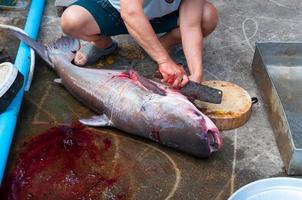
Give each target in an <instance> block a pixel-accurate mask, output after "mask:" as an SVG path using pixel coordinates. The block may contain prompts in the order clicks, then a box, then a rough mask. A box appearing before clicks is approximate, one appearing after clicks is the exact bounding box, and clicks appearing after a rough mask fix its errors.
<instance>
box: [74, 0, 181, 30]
mask: <svg viewBox="0 0 302 200" xmlns="http://www.w3.org/2000/svg"><path fill="white" fill-rule="evenodd" d="M72 5H78V6H81V7H83V8H85V9H86V10H88V11H89V12H90V13H91V15H92V16H93V17H94V19H95V21H96V22H97V24H98V25H99V28H100V30H101V34H102V35H105V36H114V35H121V34H128V31H127V29H126V26H125V24H124V21H123V19H122V18H121V15H120V13H119V11H118V10H116V9H115V8H114V7H113V6H112V5H111V4H110V3H109V2H108V0H78V1H76V2H75V3H73V4H72ZM178 16H179V15H178V11H175V12H172V13H170V14H168V15H165V16H163V17H160V18H155V19H152V20H150V23H151V26H152V27H153V29H154V31H155V33H165V32H169V31H170V30H172V29H174V28H176V27H177V20H178Z"/></svg>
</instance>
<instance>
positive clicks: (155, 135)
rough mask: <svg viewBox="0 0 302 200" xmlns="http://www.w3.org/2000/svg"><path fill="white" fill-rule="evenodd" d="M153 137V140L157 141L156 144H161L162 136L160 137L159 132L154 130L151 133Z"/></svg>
mask: <svg viewBox="0 0 302 200" xmlns="http://www.w3.org/2000/svg"><path fill="white" fill-rule="evenodd" d="M151 137H152V139H153V140H155V141H156V142H160V135H159V131H157V130H155V129H153V130H152V132H151Z"/></svg>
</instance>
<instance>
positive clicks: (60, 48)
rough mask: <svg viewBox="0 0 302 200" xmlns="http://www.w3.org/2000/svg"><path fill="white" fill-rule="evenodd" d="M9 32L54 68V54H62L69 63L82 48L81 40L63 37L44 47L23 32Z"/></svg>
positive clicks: (11, 30)
mask: <svg viewBox="0 0 302 200" xmlns="http://www.w3.org/2000/svg"><path fill="white" fill-rule="evenodd" d="M9 31H10V32H11V34H12V35H14V36H15V37H17V38H18V39H20V40H21V41H22V42H24V43H25V44H27V45H28V46H29V47H31V48H33V49H34V50H35V52H36V53H37V54H39V55H40V56H41V57H42V58H43V60H45V61H46V62H47V63H48V64H49V65H50V66H53V65H52V63H51V59H50V57H51V55H52V54H53V55H56V54H61V55H62V56H64V57H65V58H66V59H68V60H69V61H72V60H73V58H74V52H75V51H77V50H78V49H79V48H80V41H79V40H77V39H74V38H71V37H67V36H62V37H61V38H59V39H57V40H56V41H55V42H53V43H50V44H48V45H43V44H42V43H40V42H37V41H35V40H34V39H32V38H30V37H29V36H27V35H25V34H23V33H21V32H18V31H16V30H13V29H9Z"/></svg>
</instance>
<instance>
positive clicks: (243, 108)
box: [194, 81, 252, 130]
mask: <svg viewBox="0 0 302 200" xmlns="http://www.w3.org/2000/svg"><path fill="white" fill-rule="evenodd" d="M203 84H204V85H207V86H209V87H213V88H217V89H219V90H222V91H223V95H222V102H221V104H212V103H206V102H202V101H195V102H194V104H195V105H196V107H197V108H198V109H199V110H200V111H201V112H203V113H204V114H205V115H207V116H208V117H210V118H211V119H212V120H213V122H214V123H215V124H216V126H217V127H218V128H219V130H229V129H234V128H238V127H240V126H242V125H243V124H245V123H246V122H247V121H248V119H249V117H250V114H251V108H252V101H251V97H250V95H249V94H248V93H247V91H245V90H244V89H242V88H241V87H239V86H238V85H235V84H233V83H230V82H226V81H205V82H203Z"/></svg>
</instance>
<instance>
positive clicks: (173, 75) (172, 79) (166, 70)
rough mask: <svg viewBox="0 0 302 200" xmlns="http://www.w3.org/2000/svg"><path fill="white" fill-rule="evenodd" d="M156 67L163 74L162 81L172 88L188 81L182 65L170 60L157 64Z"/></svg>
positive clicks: (179, 86)
mask: <svg viewBox="0 0 302 200" xmlns="http://www.w3.org/2000/svg"><path fill="white" fill-rule="evenodd" d="M158 68H159V71H160V73H161V74H162V76H163V79H162V81H163V82H165V83H168V84H169V85H171V86H172V87H173V88H181V87H183V86H184V85H185V84H186V83H187V82H188V81H189V78H188V76H187V74H186V72H185V70H184V69H183V67H182V66H180V65H177V64H176V63H175V62H173V61H172V60H169V61H167V62H164V63H161V64H159V65H158Z"/></svg>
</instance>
